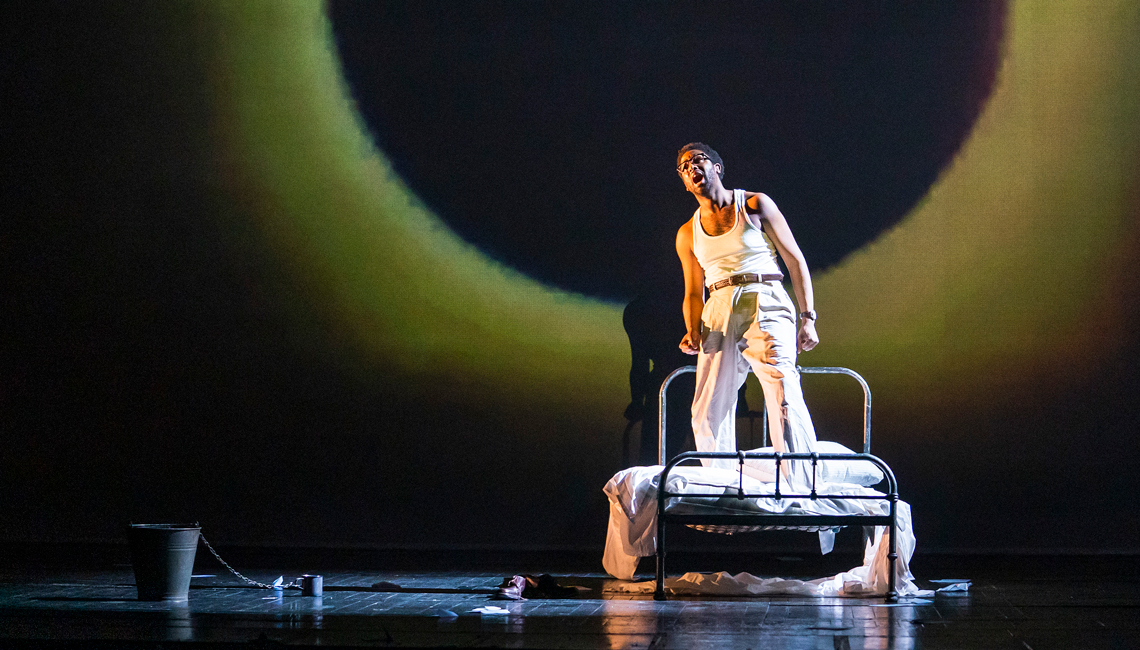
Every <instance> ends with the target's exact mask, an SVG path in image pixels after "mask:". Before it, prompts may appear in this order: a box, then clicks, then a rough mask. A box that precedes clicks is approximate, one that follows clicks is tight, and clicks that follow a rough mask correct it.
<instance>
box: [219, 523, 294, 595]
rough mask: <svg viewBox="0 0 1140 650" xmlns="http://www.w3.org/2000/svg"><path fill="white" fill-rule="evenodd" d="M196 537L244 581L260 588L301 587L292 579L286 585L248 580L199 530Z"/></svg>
mask: <svg viewBox="0 0 1140 650" xmlns="http://www.w3.org/2000/svg"><path fill="white" fill-rule="evenodd" d="M198 539H200V540H202V543H203V544H205V545H206V548H207V549H209V550H210V552H211V553H213V554H214V557H216V558H218V561H219V562H221V563H222V566H224V567H226V568H227V569H229V570H230V573H232V574H234V575H235V576H237V577H239V578H241V579H242V580H245V581H246V582H248V583H249V584H251V585H254V586H256V587H261V588H262V589H300V588H301V585H299V584H297V581H296V580H294V581H293V582H290V583H289V584H287V585H267V584H265V583H264V582H258V581H256V580H250V579H249V578H247V577H245V576H243V575H242V574H240V573H238V572H237V570H235V569H234V568H233V567H232V566H230V565H229V563H228V562H226V561H225V560H223V559H222V556H220V555H218V552H217V551H215V550H214V547H213V546H210V542H207V541H206V536H205V535H203V534H202V533H201V532H199V533H198Z"/></svg>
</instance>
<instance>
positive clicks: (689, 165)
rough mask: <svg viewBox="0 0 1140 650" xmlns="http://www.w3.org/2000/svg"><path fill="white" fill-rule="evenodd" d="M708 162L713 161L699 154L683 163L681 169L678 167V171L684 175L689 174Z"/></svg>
mask: <svg viewBox="0 0 1140 650" xmlns="http://www.w3.org/2000/svg"><path fill="white" fill-rule="evenodd" d="M706 160H711V158H709V157H708V156H706V155H704V154H703V153H699V154H697V155H695V156H693V157H692V158H689V159H688V160H686V161H685V162H683V163H681V165H680V166H679V167H677V171H678V172H680V173H682V174H688V173H689V171H690V170H692V169H693V168H694V167H696V166H697V165H700V164H702V163H704V162H705V161H706Z"/></svg>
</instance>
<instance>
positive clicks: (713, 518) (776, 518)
mask: <svg viewBox="0 0 1140 650" xmlns="http://www.w3.org/2000/svg"><path fill="white" fill-rule="evenodd" d="M796 369H797V370H799V372H800V373H801V374H831V375H847V376H849V377H853V378H855V380H857V381H858V382H859V384H860V385H861V386H862V387H863V453H861V454H834V453H780V452H763V453H761V452H746V451H737V452H736V453H732V452H699V451H688V452H684V453H681V454H678V455H676V456H674V457H673V459H672V460H669V461H668V462H666V460H665V449H666V447H665V397H666V393H667V391H668V389H669V384H670V383H672V381H673V379H675V378H676V377H678V376H679V375H682V374H685V373H688V372H696V370H697V367H696V366H684V367H681V368H678V369H676V370H674V371H673V372H672V373H670V375H669V376H668V377H666V378H665V381H664V382H662V384H661V392H660V394H659V405H660V411H659V415H658V427H659V434H658V445H659V446H658V454H657V456H658V461H659V462H660V464H661V465H664V466H665V469H664V470H662V472H661V476H660V478H659V479H658V483H657V485H658V491H657V588H656V591H654V593H653V598H654V600H665V524H666V523H678V524H684V525H686V526H690V527H696V528H698V530H700V529H702V528H700V527H702V526H703V527H707V526H714V527H718V528H720V529H721V530H720V531H718V532H724V530H723V529H724V528H729V529H737V530H740V532H748V531H753V530H761V529H788V528H795V529H804V528H810V529H814V530H818V529H820V528H835V527H842V526H856V525H857V526H887V527H888V531H889V536H890V537H889V540H888V544H889V547H888V553H887V558H888V561H889V563H890V571H888V572H887V573H888V578H887V579H888V591H887V600H888V601H889V602H897V601H898V598H899V596H898V591H897V590H896V588H895V572H896V571H897V569H898V566H897V562H898V553H897V552H896V549H895V534H896V531H897V528H898V520H897V515H898V501H899V494H898V484H897V483H896V482H895V474H894V472H892V471H891V468H890V467H889V466H888V465H887V464H886V463H885V462H883V460H882V459H880V458H878V457H877V456H873V455H871V389H870V388H869V387H868V386H867V382H866V381H865V380H864V379H863V377H861V376H860V375H859V373H857V372H855V371H854V370H850V369H848V368H837V367H810V366H809V367H804V366H796ZM767 433H768V429H767V418H765V419H764V440H765V442H767V437H768V435H767ZM702 458H707V459H733V458H735V459H736V460H737V462H738V463H739V468H738V469H739V470H743V468H744V461H745V460H753V459H767V460H774V461H775V465H776V485H775V491H774V493H773V494H749V493H747V492H745V490H744V474H743V471H741V472H740V484H739V486H738V487H737V493H736V495H735V497H736V498H737V499H740V500H743V499H750V498H772V499H777V500H779V499H811V500H813V501H814V500H816V499H819V498H826V499H852V500H882V501H887V502H889V503H890V514H889V515H805V514H772V513H765V514H755V513H740V514H671V513H670V512H669V510H668V508H667V507H666V505H667V504H668V502H669V499H670V498H672V497H683V496H686V494H685V493H683V492H670V491H668V489H667V488H666V486H667V485H668V482H667V481H668V478H669V472H670V471H672V469H673V468H674V467H676V466H677V465H678V464H679V463H681V462H683V461H686V460H691V459H702ZM787 460H810V461H811V464H812V484H811V492H810V493H809V494H794V493H793V494H784V493H781V491H780V473H781V472H780V466H781V464H782V463H783V462H784V461H787ZM821 460H865V461H868V462H870V463H873V464H875V465H876V466H878V467H879V469H881V470H883V474H884V476H885V477H886V480H887V492H886V494H884V495H882V496H867V495H854V494H852V495H843V494H839V495H836V494H827V495H825V496H823V497H820V496H819V495H818V494H817V493H816V477H817V476H818V474H819V461H821ZM689 496H698V495H689ZM699 496H707V495H699ZM705 530H707V529H705Z"/></svg>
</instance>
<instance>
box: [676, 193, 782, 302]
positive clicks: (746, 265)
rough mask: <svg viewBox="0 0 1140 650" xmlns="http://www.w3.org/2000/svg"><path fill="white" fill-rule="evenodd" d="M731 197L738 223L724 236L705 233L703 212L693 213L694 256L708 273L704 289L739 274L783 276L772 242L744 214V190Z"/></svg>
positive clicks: (706, 273) (698, 210) (699, 210)
mask: <svg viewBox="0 0 1140 650" xmlns="http://www.w3.org/2000/svg"><path fill="white" fill-rule="evenodd" d="M732 198H733V201H732V202H733V207H734V208H735V213H736V217H735V223H733V224H732V228H730V229H729V231H728V232H726V233H724V234H723V235H717V236H716V237H713V236H712V235H709V234H708V233H706V232H705V228H704V226H702V225H701V209H700V208H697V211H696V212H695V213H693V254H695V255H696V256H697V261H698V262H700V264H701V268H702V269H704V270H705V286H708V285H711V284H712V283H714V282H717V281H718V280H724V279H725V278H728V277H731V276H734V275H737V274H739V273H759V274H764V273H780V266H779V265H778V264H777V263H776V247H775V246H773V245H772V240H770V239H768V235H767V234H766V233H765V232H764V231H763V230H761V229H760V228H758V227H756V226H755V225H753V224H752V222H751V221H749V220H748V217H747V215H746V214H745V211H744V201H745V196H744V190H733V191H732Z"/></svg>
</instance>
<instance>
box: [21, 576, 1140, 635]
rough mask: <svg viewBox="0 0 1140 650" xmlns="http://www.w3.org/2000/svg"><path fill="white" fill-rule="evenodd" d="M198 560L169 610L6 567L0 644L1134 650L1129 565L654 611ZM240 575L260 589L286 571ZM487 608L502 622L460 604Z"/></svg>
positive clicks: (682, 604)
mask: <svg viewBox="0 0 1140 650" xmlns="http://www.w3.org/2000/svg"><path fill="white" fill-rule="evenodd" d="M209 559H211V558H206V559H203V558H202V557H201V555H200V556H199V561H198V566H197V568H196V571H199V572H200V573H199V575H198V577H195V578H194V579H193V582H192V587H191V591H190V597H189V601H188V602H187V603H185V604H183V605H164V604H160V603H146V602H140V601H138V600H136V594H135V588H134V586H133V585H134V577H133V575H132V573H131V570H130V566H129V565H123V564H119V565H118V566H108V567H104V568H97V569H92V568H77V567H74V566H71V567H59V566H54V567H53V566H46V567H45V566H43V564H44V563H42V562H32V561H21V562H19V563H15V565H13V564H12V563H9V566H8V567H7V568H5V569H4V570H3V572H2V573H0V646H2V647H15V648H47V647H69V648H71V647H75V648H80V647H97V648H98V647H105V648H109V647H116V648H118V647H128V648H142V647H145V648H156V647H160V646H161V647H164V648H169V647H171V646H172V644H171V643H170V642H184V643H179V644H177V645H176V646H174V647H229V646H237V645H240V646H242V647H278V646H280V645H298V646H310V645H320V646H334V647H338V646H339V647H400V648H408V647H412V648H435V647H483V648H486V647H509V648H610V649H618V648H742V649H743V648H754V649H759V648H789V649H790V648H826V649H828V650H833V649H836V648H856V649H857V648H899V649H903V648H1016V649H1019V650H1024V649H1025V648H1031V649H1032V650H1044V649H1046V648H1092V649H1095V648H1140V596H1138V595H1137V590H1136V587H1135V585H1136V579H1137V577H1140V559H1138V558H1134V557H1123V558H1122V557H1115V558H1089V557H1083V558H1072V557H1070V558H1052V557H1045V558H1041V557H1014V558H977V557H974V558H950V557H928V558H922V557H920V558H916V561H915V563H914V566H915V570H916V572H918V573H919V575H921V576H923V577H926V578H931V579H933V578H970V579H972V581H973V584H972V586H971V588H970V591H969V592H968V593H966V594H959V595H949V594H947V595H938V596H937V597H935V598H934V599H933V600H931V601H925V602H910V603H907V602H904V603H902V604H901V605H900V606H897V607H886V606H883V604H884V603H883V602H882V601H881V600H855V599H812V598H791V597H778V598H773V597H765V598H754V599H716V598H708V599H685V600H681V599H677V600H670V601H668V602H654V601H653V600H651V599H646V598H639V599H631V598H629V597H628V596H619V595H617V594H612V593H607V592H606V591H605V587H606V584H607V582H608V580H607V579H606V578H605V577H604V576H602V575H601V574H598V573H585V572H574V573H561V574H558V580H559V583H560V584H563V585H578V586H581V587H586V588H588V589H589V590H588V591H581V592H580V593H579V595H578V596H576V597H574V598H568V599H562V600H543V599H529V600H525V601H494V600H490V599H489V598H490V595H491V594H492V593H494V592H495V591H497V589H496V588H497V587H498V586H499V584H500V582H501V581H502V579H503V578H504V577H506V576H509V575H510V574H511V572H510V571H505V572H504V571H501V570H500V571H494V570H477V571H463V570H418V571H417V570H406V569H398V570H386V571H361V570H359V568H356V569H353V570H341V571H328V570H326V571H322V573H323V576H324V595H323V596H322V597H320V598H313V597H304V596H302V595H301V593H300V592H299V591H294V590H285V591H272V590H263V589H258V588H252V587H249V586H246V585H244V584H243V583H242V582H241V581H239V580H238V579H237V578H235V577H234V576H232V575H230V574H228V573H226V572H225V571H224V569H222V568H221V567H220V566H218V565H216V563H212V562H207V560H209ZM72 564H74V563H72ZM651 566H652V564H651V562H650V561H646V563H645V565H644V566H643V568H651ZM311 569H312V567H311V566H310V567H309V570H310V571H311ZM552 572H553V571H552ZM247 573H248V575H249V576H250V577H251V578H254V579H256V580H259V581H262V582H270V581H272V580H273V579H274V578H276V577H277V576H281V575H283V576H285V577H286V579H287V580H288V579H291V578H292V577H294V576H296V575H300V573H301V572H299V571H293V570H255V571H249V572H247ZM647 577H648V576H647ZM378 582H388V583H391V584H389V585H383V586H378V587H374V586H373V585H375V584H376V583H378ZM920 583H921V584H922V586H925V587H932V586H933V587H936V586H938V585H937V584H932V583H930V582H927V581H920ZM486 606H496V607H501V608H504V609H505V610H507V613H505V614H496V613H480V612H476V611H475V610H476V609H478V608H481V607H486ZM251 642H253V643H252V644H251Z"/></svg>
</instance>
